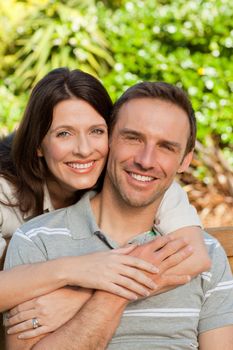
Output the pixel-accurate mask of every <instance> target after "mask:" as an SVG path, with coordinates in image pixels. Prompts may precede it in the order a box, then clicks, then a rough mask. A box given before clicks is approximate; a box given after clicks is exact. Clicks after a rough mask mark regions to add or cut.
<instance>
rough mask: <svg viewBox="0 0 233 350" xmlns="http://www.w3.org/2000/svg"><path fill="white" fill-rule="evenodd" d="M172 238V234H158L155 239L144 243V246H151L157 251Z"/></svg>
mask: <svg viewBox="0 0 233 350" xmlns="http://www.w3.org/2000/svg"><path fill="white" fill-rule="evenodd" d="M171 240H172V239H171V236H170V235H166V236H158V237H156V238H155V239H153V241H150V242H148V243H146V244H143V247H147V248H150V249H151V250H152V251H156V250H159V249H161V248H162V247H164V246H165V245H166V244H167V243H168V242H170V241H171Z"/></svg>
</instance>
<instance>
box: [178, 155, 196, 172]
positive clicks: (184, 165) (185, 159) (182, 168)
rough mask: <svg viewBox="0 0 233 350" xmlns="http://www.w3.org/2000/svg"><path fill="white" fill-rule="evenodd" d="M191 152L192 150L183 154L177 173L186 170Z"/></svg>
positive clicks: (191, 156)
mask: <svg viewBox="0 0 233 350" xmlns="http://www.w3.org/2000/svg"><path fill="white" fill-rule="evenodd" d="M193 152H194V150H192V151H190V152H189V153H187V154H186V156H184V158H183V160H182V162H181V164H180V166H179V169H178V170H177V173H178V174H180V173H183V172H184V171H186V170H187V169H188V167H189V165H190V163H191V161H192V159H193Z"/></svg>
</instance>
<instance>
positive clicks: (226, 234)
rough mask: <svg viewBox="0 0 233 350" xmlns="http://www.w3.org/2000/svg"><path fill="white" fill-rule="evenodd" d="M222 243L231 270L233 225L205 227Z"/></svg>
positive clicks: (232, 265) (232, 262)
mask: <svg viewBox="0 0 233 350" xmlns="http://www.w3.org/2000/svg"><path fill="white" fill-rule="evenodd" d="M205 230H206V231H207V232H208V233H209V234H211V235H212V236H214V237H215V238H217V239H218V240H219V242H220V243H221V244H222V246H223V248H224V249H225V251H226V254H227V257H228V260H229V263H230V265H231V270H232V272H233V226H226V227H208V228H206V229H205Z"/></svg>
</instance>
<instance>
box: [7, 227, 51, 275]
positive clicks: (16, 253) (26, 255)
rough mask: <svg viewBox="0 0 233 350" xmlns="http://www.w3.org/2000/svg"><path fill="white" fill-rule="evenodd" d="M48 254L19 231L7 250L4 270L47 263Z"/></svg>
mask: <svg viewBox="0 0 233 350" xmlns="http://www.w3.org/2000/svg"><path fill="white" fill-rule="evenodd" d="M46 260H47V258H46V254H45V252H43V251H42V250H41V249H40V248H39V247H38V246H37V245H36V244H35V243H34V242H33V241H32V240H31V239H30V238H29V237H28V236H26V235H25V234H24V233H23V232H22V231H21V230H20V229H18V230H17V231H16V232H15V233H14V235H13V236H12V239H11V241H10V244H9V246H8V249H7V254H6V259H5V264H4V270H7V269H10V268H12V267H14V266H17V265H22V264H32V263H35V262H42V261H46Z"/></svg>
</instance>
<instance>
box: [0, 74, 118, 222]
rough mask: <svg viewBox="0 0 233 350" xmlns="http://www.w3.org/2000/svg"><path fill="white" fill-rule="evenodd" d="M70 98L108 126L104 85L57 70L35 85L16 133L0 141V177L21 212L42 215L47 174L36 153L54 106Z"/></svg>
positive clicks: (109, 104)
mask: <svg viewBox="0 0 233 350" xmlns="http://www.w3.org/2000/svg"><path fill="white" fill-rule="evenodd" d="M71 98H78V99H82V100H84V101H86V102H88V103H89V104H90V105H91V106H92V107H93V108H94V109H95V110H96V111H97V112H98V113H99V114H100V115H101V116H102V117H103V118H104V119H105V121H106V124H107V126H108V127H109V126H110V125H109V124H110V114H111V110H112V101H111V98H110V97H109V95H108V93H107V91H106V89H105V88H104V86H103V85H102V84H101V83H100V82H99V81H98V80H97V79H96V78H94V77H93V76H92V75H90V74H88V73H84V72H82V71H80V70H77V69H76V70H72V71H70V70H69V69H67V68H58V69H55V70H53V71H51V72H50V73H49V74H47V75H46V76H45V77H44V78H43V79H42V80H40V81H39V82H38V83H37V84H36V86H35V87H34V89H33V90H32V93H31V96H30V98H29V101H28V104H27V107H26V110H25V113H24V116H23V119H22V121H21V123H20V125H19V127H18V129H17V131H16V132H15V133H14V134H12V135H9V136H7V137H6V138H3V139H2V140H1V141H0V175H2V176H3V177H5V178H6V179H7V180H8V181H10V182H11V183H12V185H13V186H14V188H15V197H16V200H17V205H18V206H19V208H20V210H21V211H22V212H23V213H27V212H30V213H31V214H32V215H33V216H36V215H39V214H42V213H43V201H44V183H45V180H46V175H47V173H46V164H45V162H44V160H43V158H40V157H38V156H37V150H38V148H39V146H40V145H41V142H42V140H43V138H44V137H45V135H46V133H47V132H48V130H49V128H50V126H51V123H52V118H53V109H54V107H55V106H56V105H57V104H58V103H59V102H61V101H64V100H69V99H71ZM79 194H80V193H79V191H77V199H78V198H79ZM8 205H12V204H11V203H8Z"/></svg>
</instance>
